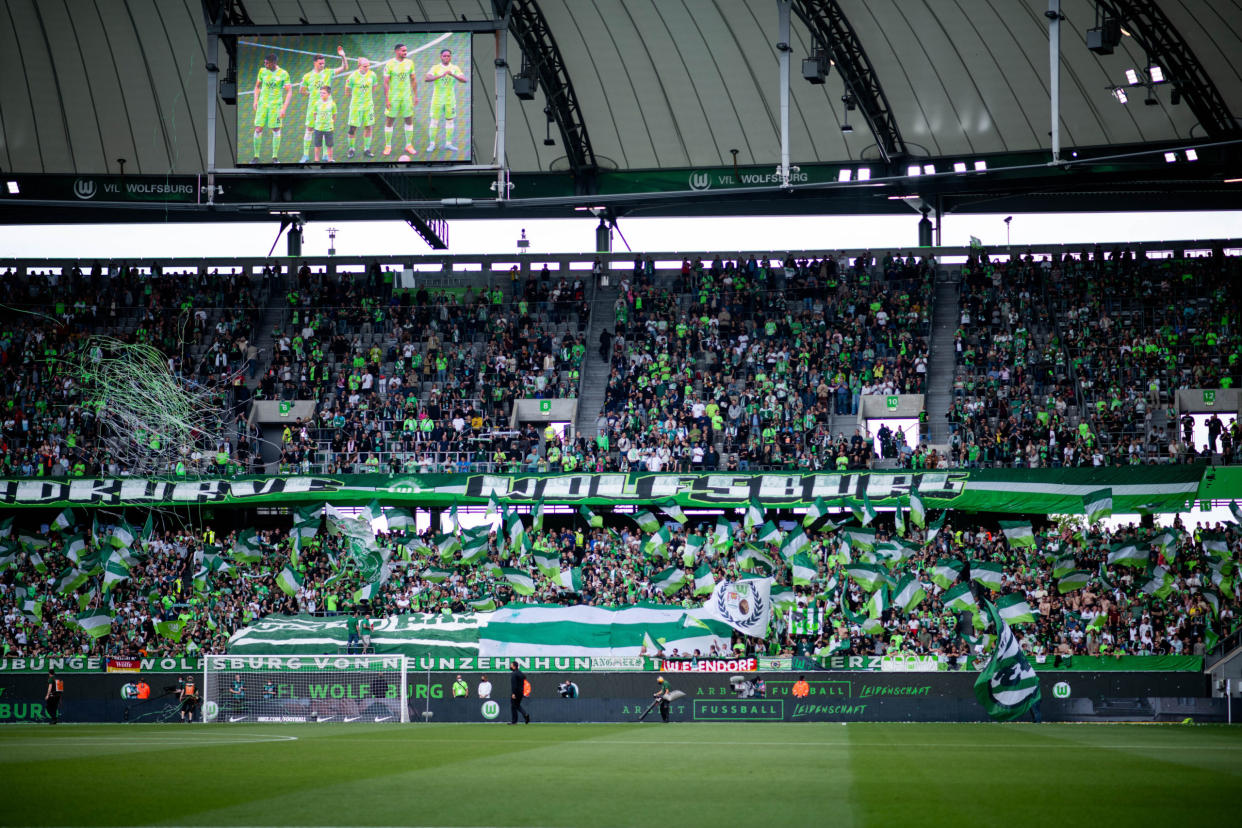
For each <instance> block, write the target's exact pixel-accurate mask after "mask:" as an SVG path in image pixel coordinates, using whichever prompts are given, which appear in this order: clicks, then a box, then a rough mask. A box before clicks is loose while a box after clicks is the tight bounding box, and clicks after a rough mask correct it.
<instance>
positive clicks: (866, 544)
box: [845, 526, 875, 552]
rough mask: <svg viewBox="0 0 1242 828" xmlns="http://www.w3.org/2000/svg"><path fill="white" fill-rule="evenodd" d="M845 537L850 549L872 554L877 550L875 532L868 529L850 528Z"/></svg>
mask: <svg viewBox="0 0 1242 828" xmlns="http://www.w3.org/2000/svg"><path fill="white" fill-rule="evenodd" d="M845 537H846V538H847V539H848V540H849V542H850V547H851V548H853V549H857V550H858V551H860V552H872V551H874V550H875V530H874V529H866V528H861V527H858V526H850V527H848V528H847V529H846V530H845Z"/></svg>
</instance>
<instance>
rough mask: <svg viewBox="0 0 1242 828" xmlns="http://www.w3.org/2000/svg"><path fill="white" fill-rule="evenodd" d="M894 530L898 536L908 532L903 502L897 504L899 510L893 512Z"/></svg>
mask: <svg viewBox="0 0 1242 828" xmlns="http://www.w3.org/2000/svg"><path fill="white" fill-rule="evenodd" d="M893 531H894V532H895V533H896V534H897V536H898V537H901V536H902V535H904V534H905V533H906V518H905V516H904V515H903V514H902V513H901V503H898V504H897V511H895V512H893Z"/></svg>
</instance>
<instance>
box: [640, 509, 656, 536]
mask: <svg viewBox="0 0 1242 828" xmlns="http://www.w3.org/2000/svg"><path fill="white" fill-rule="evenodd" d="M634 522H635V523H637V524H638V528H639V529H641V530H642V531H643V532H645V533H647V534H648V535H652V534H655V533H656V532H658V531H660V519H659V518H658V517H656V516H655V515H653V514H651V512H649V511H647V510H646V509H644V510H643V511H641V512H636V513H635V514H634Z"/></svg>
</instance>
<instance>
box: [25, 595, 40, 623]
mask: <svg viewBox="0 0 1242 828" xmlns="http://www.w3.org/2000/svg"><path fill="white" fill-rule="evenodd" d="M22 615H24V616H26V617H27V618H29V619H31V620H32V621H38V622H39V623H43V602H42V601H40V600H38V599H37V598H34V597H30V598H26V599H25V600H23V601H22Z"/></svg>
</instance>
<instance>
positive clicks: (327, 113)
mask: <svg viewBox="0 0 1242 828" xmlns="http://www.w3.org/2000/svg"><path fill="white" fill-rule="evenodd" d="M307 120H309V121H310V123H311V126H313V127H314V128H315V129H316V130H318V131H319V132H332V131H333V130H335V129H336V101H334V100H332V99H331V98H328V99H327V100H326V101H325V100H324V99H322V98H315V102H314V103H313V104H311V107H310V110H309V111H308V112H307Z"/></svg>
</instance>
